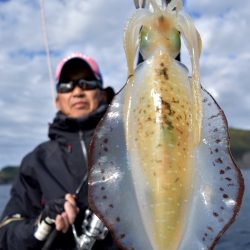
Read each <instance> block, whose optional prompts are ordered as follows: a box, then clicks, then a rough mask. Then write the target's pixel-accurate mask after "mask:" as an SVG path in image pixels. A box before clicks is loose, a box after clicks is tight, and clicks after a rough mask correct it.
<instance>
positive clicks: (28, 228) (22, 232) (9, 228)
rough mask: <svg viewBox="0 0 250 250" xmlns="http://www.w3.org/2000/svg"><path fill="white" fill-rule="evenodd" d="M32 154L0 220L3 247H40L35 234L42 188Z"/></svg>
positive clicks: (5, 249)
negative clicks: (33, 166) (33, 164)
mask: <svg viewBox="0 0 250 250" xmlns="http://www.w3.org/2000/svg"><path fill="white" fill-rule="evenodd" d="M30 162H32V161H30V156H27V157H25V158H24V160H23V161H22V164H21V166H20V169H19V174H18V176H17V178H16V180H15V182H14V184H13V187H12V189H11V196H10V200H9V201H8V203H7V205H6V207H5V209H4V212H3V214H2V216H1V221H0V250H17V249H18V250H28V249H39V248H40V247H39V245H40V244H41V242H39V241H38V240H36V239H35V238H34V236H33V233H34V229H35V222H36V219H37V217H38V216H39V214H40V212H41V209H42V206H41V191H40V188H39V185H38V182H37V181H36V175H35V173H34V171H33V169H32V167H31V166H30Z"/></svg>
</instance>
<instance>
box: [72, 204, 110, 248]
mask: <svg viewBox="0 0 250 250" xmlns="http://www.w3.org/2000/svg"><path fill="white" fill-rule="evenodd" d="M72 228H73V234H74V237H75V241H76V245H77V249H78V250H91V249H92V247H93V245H94V243H95V242H96V240H103V239H104V238H105V237H106V235H107V234H108V229H107V227H105V225H104V224H103V222H102V221H101V220H100V219H99V218H98V217H97V216H96V215H95V214H94V213H92V212H91V211H90V210H89V209H87V210H86V211H85V218H84V220H83V223H82V230H83V234H82V235H80V236H78V235H77V232H76V229H75V226H74V225H73V226H72Z"/></svg>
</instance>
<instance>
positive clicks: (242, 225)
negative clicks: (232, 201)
mask: <svg viewBox="0 0 250 250" xmlns="http://www.w3.org/2000/svg"><path fill="white" fill-rule="evenodd" d="M242 174H243V177H244V180H245V193H244V197H243V203H242V207H241V210H240V212H239V214H238V216H237V218H236V221H235V222H234V223H233V224H232V225H231V227H230V228H229V229H228V230H227V231H226V233H225V234H224V235H223V236H222V237H221V239H220V240H219V241H218V243H217V245H216V247H215V248H214V250H250V169H243V170H242ZM10 188H11V186H10V185H0V213H2V212H3V209H4V206H5V205H6V203H7V200H8V199H9V192H10Z"/></svg>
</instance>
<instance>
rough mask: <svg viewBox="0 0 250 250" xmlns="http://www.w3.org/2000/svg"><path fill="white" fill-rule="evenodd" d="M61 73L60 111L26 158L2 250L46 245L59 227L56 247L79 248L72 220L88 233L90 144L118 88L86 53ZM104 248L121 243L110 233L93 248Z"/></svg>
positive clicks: (0, 227)
mask: <svg viewBox="0 0 250 250" xmlns="http://www.w3.org/2000/svg"><path fill="white" fill-rule="evenodd" d="M56 79H57V81H58V82H57V86H56V87H57V97H56V107H57V109H58V112H57V114H56V116H55V119H54V121H53V123H52V124H51V125H50V127H49V138H50V140H49V141H47V142H45V143H42V144H41V145H39V146H38V147H37V148H35V149H34V151H33V152H31V153H29V154H28V155H27V156H25V157H24V159H23V161H22V163H21V167H20V171H19V175H18V177H17V179H16V181H15V183H14V185H13V188H12V191H11V198H10V200H9V202H8V203H7V205H6V207H5V210H4V212H3V215H2V218H1V224H0V249H1V250H17V249H18V250H26V249H42V248H43V247H44V245H45V244H47V243H46V241H47V242H48V239H49V238H50V236H51V232H55V229H56V231H57V233H56V234H55V235H56V237H55V238H53V240H52V242H51V243H52V245H51V246H50V247H51V248H50V249H58V250H59V249H69V250H70V249H75V246H76V244H75V239H74V236H73V233H72V226H71V225H74V228H76V231H77V233H78V234H79V235H81V234H82V233H83V232H82V223H83V220H84V217H85V211H86V209H87V208H88V201H87V160H88V159H87V150H88V147H89V144H90V141H91V138H92V136H93V133H94V129H95V127H96V126H97V124H98V122H99V121H100V119H101V118H102V116H103V115H104V113H105V111H106V109H107V107H108V104H109V102H110V101H111V99H112V97H113V95H114V91H113V89H112V88H110V87H109V88H106V89H103V87H102V84H103V81H102V76H101V73H100V70H99V67H98V65H97V64H96V62H95V61H94V60H93V59H91V58H90V57H87V56H86V55H83V54H81V53H73V54H72V55H70V56H69V57H67V58H65V59H63V60H62V61H61V62H60V63H59V64H58V67H57V71H56ZM82 180H83V181H82ZM76 192H77V195H76ZM54 228H55V229H54ZM53 230H54V231H53ZM50 239H51V238H50ZM98 249H102V250H105V249H107V250H111V249H112V250H113V249H118V248H117V247H116V246H115V245H114V243H113V241H112V239H111V237H110V235H109V234H108V236H107V237H106V238H105V239H104V240H98V241H96V243H95V244H94V247H93V250H98Z"/></svg>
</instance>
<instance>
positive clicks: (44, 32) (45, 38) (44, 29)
mask: <svg viewBox="0 0 250 250" xmlns="http://www.w3.org/2000/svg"><path fill="white" fill-rule="evenodd" d="M40 12H41V28H42V35H43V42H44V47H45V52H46V57H47V65H48V71H49V81H50V90H51V96H52V102H53V107H55V102H54V100H55V96H56V94H55V86H54V81H53V73H52V66H51V65H52V64H51V56H50V49H49V42H48V33H47V25H46V16H45V8H44V0H40Z"/></svg>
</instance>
